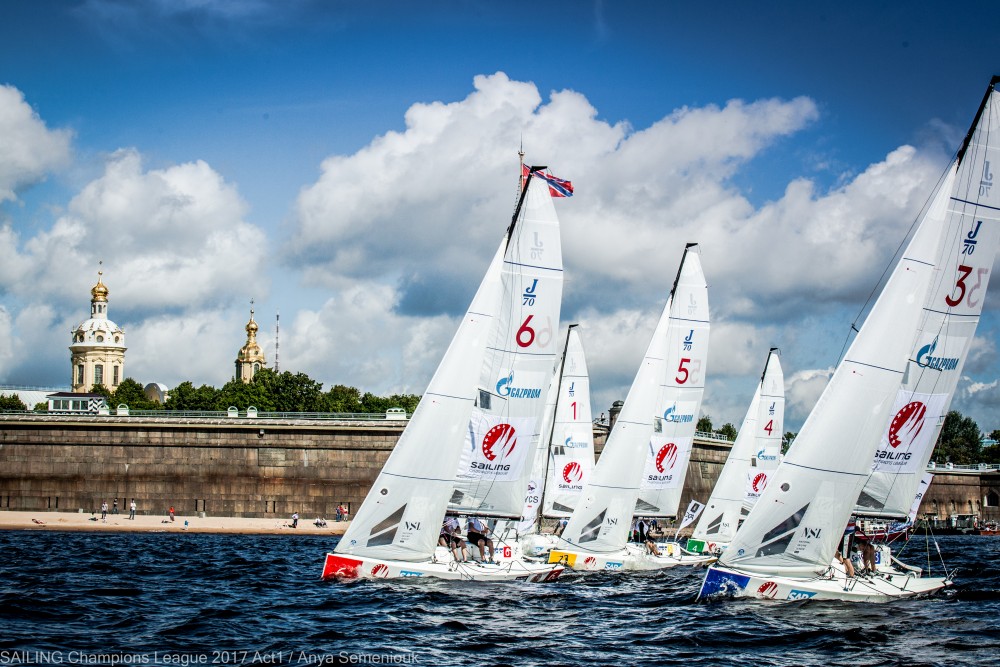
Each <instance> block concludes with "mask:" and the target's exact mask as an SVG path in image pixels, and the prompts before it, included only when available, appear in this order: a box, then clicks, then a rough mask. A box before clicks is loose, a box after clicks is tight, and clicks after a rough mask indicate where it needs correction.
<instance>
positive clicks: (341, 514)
mask: <svg viewBox="0 0 1000 667" xmlns="http://www.w3.org/2000/svg"><path fill="white" fill-rule="evenodd" d="M343 518H344V506H343V505H337V521H340V520H341V519H343Z"/></svg>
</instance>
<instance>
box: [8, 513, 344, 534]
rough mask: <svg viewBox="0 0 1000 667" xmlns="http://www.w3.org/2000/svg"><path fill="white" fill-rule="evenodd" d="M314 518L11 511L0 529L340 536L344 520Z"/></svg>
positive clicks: (342, 532) (342, 531)
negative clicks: (321, 523) (322, 522)
mask: <svg viewBox="0 0 1000 667" xmlns="http://www.w3.org/2000/svg"><path fill="white" fill-rule="evenodd" d="M315 520H316V517H302V518H300V519H299V525H298V528H292V520H291V518H290V517H280V518H279V517H274V518H269V519H243V518H234V517H221V516H220V517H214V516H206V517H199V516H181V515H177V516H176V517H175V519H174V521H170V518H169V517H167V516H164V515H162V514H161V515H156V516H144V515H137V516H136V517H135V519H134V520H132V519H129V518H128V512H127V511H126V512H125V513H124V514H110V513H109V514H108V516H107V519H106V520H102V519H101V514H100V512H98V513H97V514H87V513H80V512H14V511H0V530H85V531H94V532H143V533H149V532H160V533H180V532H185V531H186V532H189V533H242V534H248V535H251V534H259V535H343V534H344V531H345V530H347V526H348V525H349V524H350V522H348V521H339V522H338V521H332V520H330V519H327V524H326V527H318V526H315V525H313V521H315Z"/></svg>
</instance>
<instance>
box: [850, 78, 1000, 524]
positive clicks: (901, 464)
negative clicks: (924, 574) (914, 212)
mask: <svg viewBox="0 0 1000 667" xmlns="http://www.w3.org/2000/svg"><path fill="white" fill-rule="evenodd" d="M993 95H995V93H994V94H991V95H990V96H988V98H987V100H986V104H985V106H984V107H983V110H982V113H981V114H980V119H979V120H980V122H979V123H978V124H977V126H976V128H975V130H974V132H973V134H972V136H971V140H970V142H969V148H968V150H966V151H965V152H964V159H962V160H961V162H960V163H959V164H958V166H957V169H953V170H950V171H949V177H948V182H947V183H945V184H944V185H943V186H942V189H944V190H946V191H947V192H949V193H950V195H951V199H950V202H949V204H948V213H947V216H946V217H945V221H944V225H945V229H944V242H943V243H944V247H943V255H944V257H947V258H951V261H949V262H945V263H943V264H942V265H940V266H938V267H936V268H935V272H934V278H933V281H932V284H931V289H930V292H929V293H928V298H927V301H926V303H925V304H924V309H923V314H922V318H921V323H920V328H919V330H918V332H917V336H916V338H915V339H914V341H913V345H912V348H911V352H910V358H909V362H908V363H907V367H906V373H905V374H904V376H903V380H902V382H901V384H900V387H899V391H898V393H897V395H896V403H895V405H894V406H893V409H894V413H893V414H894V417H893V418H892V420H891V421H890V422H889V424H888V425H887V427H886V430H885V432H884V433H883V434H882V439H881V441H880V443H879V446H878V448H877V449H876V450H875V457H874V460H873V462H872V473H871V477H870V478H869V480H868V483H867V484H866V485H865V488H864V490H863V491H862V493H861V495H860V497H859V498H858V505H857V508H856V511H857V512H858V513H859V514H865V515H869V516H870V515H875V516H883V517H905V516H907V515H908V514H909V511H910V503H911V502H912V501H913V497H914V494H915V493H916V492H917V488H918V486H919V485H920V480H921V478H922V477H923V475H924V471H925V470H926V468H927V462H928V461H929V460H930V458H931V454H932V452H933V450H934V444H935V442H937V438H938V434H939V433H940V432H941V427H942V426H943V425H944V419H945V416H946V415H947V414H948V409H949V407H950V405H951V400H952V397H953V396H954V393H955V388H956V386H957V385H958V380H959V378H960V377H961V376H962V369H963V367H964V366H965V360H966V359H967V358H968V356H969V348H970V346H971V345H972V339H973V337H974V336H975V332H976V327H977V325H978V324H979V317H980V314H981V313H982V309H983V303H984V301H985V293H986V287H987V284H988V282H989V277H990V272H991V270H992V268H993V262H994V259H995V256H996V248H997V235H998V233H1000V232H998V226H1000V225H998V223H997V218H998V209H997V207H998V206H1000V197H998V194H997V188H994V187H993V168H994V166H997V167H1000V155H998V150H997V148H996V146H989V145H988V144H987V136H986V133H987V132H988V131H989V130H992V131H993V132H994V133H995V132H996V130H997V128H998V127H1000V105H997V104H995V103H994V102H993V100H992V98H993ZM952 181H953V182H952ZM998 187H1000V184H998ZM956 267H957V269H956Z"/></svg>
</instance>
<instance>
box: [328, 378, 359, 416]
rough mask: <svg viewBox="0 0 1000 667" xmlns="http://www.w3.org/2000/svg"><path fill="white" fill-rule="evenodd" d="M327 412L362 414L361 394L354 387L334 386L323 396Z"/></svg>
mask: <svg viewBox="0 0 1000 667" xmlns="http://www.w3.org/2000/svg"><path fill="white" fill-rule="evenodd" d="M324 399H325V403H326V411H327V412H362V410H361V392H360V391H358V390H357V389H356V388H354V387H348V386H346V385H342V384H336V385H334V386H332V387H330V391H328V392H326V394H324Z"/></svg>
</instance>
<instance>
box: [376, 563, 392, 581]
mask: <svg viewBox="0 0 1000 667" xmlns="http://www.w3.org/2000/svg"><path fill="white" fill-rule="evenodd" d="M372 576H373V577H380V578H382V579H385V578H386V577H388V576H389V566H388V565H386V564H385V563H378V564H377V565H375V566H374V567H373V568H372Z"/></svg>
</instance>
